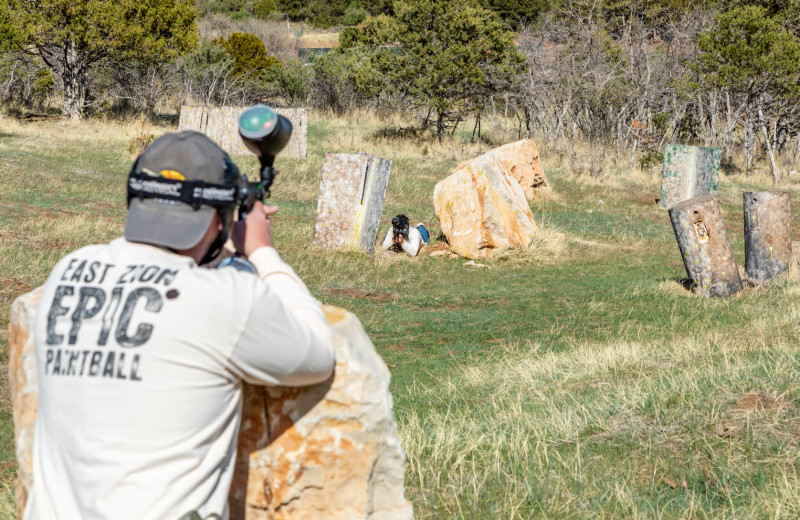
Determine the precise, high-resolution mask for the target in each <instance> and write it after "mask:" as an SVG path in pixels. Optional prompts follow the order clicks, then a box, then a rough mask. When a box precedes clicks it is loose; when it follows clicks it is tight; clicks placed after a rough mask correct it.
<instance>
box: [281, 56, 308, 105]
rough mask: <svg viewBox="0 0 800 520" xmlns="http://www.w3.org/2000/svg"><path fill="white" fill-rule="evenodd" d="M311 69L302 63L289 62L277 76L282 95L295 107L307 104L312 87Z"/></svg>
mask: <svg viewBox="0 0 800 520" xmlns="http://www.w3.org/2000/svg"><path fill="white" fill-rule="evenodd" d="M310 69H311V67H307V66H306V65H305V64H303V63H302V62H300V61H289V62H286V63H285V64H284V67H283V68H282V69H280V70H279V72H278V73H277V74H276V78H275V80H276V83H277V87H278V91H279V92H280V95H281V96H283V98H284V99H285V100H286V103H287V104H288V105H290V106H293V107H300V106H303V105H305V104H306V102H307V100H308V95H309V93H310V86H311V70H310Z"/></svg>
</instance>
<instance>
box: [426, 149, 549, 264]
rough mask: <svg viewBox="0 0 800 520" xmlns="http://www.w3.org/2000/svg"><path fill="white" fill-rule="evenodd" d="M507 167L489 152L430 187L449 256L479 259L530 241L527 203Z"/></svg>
mask: <svg viewBox="0 0 800 520" xmlns="http://www.w3.org/2000/svg"><path fill="white" fill-rule="evenodd" d="M512 144H517V143H512ZM508 164H509V163H508V162H504V161H502V160H500V159H499V156H498V155H494V154H492V153H491V152H490V153H489V154H486V155H482V156H480V157H477V158H475V159H472V160H470V161H467V162H464V163H461V164H459V165H458V166H457V167H455V168H454V169H453V170H452V171H451V174H450V176H448V177H447V178H446V179H444V180H443V181H441V182H439V183H438V184H437V185H436V187H435V188H434V190H433V206H434V209H435V211H436V216H437V218H438V219H439V222H440V224H441V227H442V233H444V235H445V236H446V237H447V240H448V242H449V243H450V249H451V250H452V251H453V252H454V253H456V254H458V255H460V256H462V257H465V258H471V259H473V260H479V259H482V258H485V257H486V256H488V255H489V254H490V253H491V252H493V251H497V250H501V249H507V248H524V247H526V246H527V245H528V244H529V243H530V242H531V240H532V239H533V238H534V236H535V234H536V232H537V228H536V223H535V222H534V219H533V213H532V212H531V209H530V206H529V205H528V198H527V197H526V195H525V192H524V190H523V188H522V186H521V185H520V183H519V182H518V181H517V179H516V178H515V177H512V176H511V174H510V171H509V169H508V167H507V166H508ZM517 171H518V172H519V171H520V170H517ZM525 182H527V181H525Z"/></svg>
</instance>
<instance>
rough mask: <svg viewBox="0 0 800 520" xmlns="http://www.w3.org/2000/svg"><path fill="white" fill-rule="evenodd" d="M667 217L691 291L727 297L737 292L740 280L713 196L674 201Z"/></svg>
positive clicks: (702, 294) (709, 295) (740, 284)
mask: <svg viewBox="0 0 800 520" xmlns="http://www.w3.org/2000/svg"><path fill="white" fill-rule="evenodd" d="M669 218H670V220H671V221H672V228H673V230H674V231H675V238H677V239H678V247H679V248H680V251H681V255H682V256H683V264H684V266H685V267H686V273H687V274H688V275H689V278H691V280H692V291H694V292H695V293H698V294H700V295H701V296H705V297H717V296H730V295H732V294H734V293H736V292H737V291H739V290H740V289H741V288H742V280H741V278H739V270H738V269H737V267H736V261H735V260H734V257H733V249H732V248H731V245H730V242H728V234H727V233H726V232H725V223H724V222H723V220H722V214H721V213H720V210H719V205H718V204H717V198H716V197H715V196H714V195H705V196H703V197H696V198H694V199H689V200H687V201H685V202H681V203H680V204H676V205H675V206H673V207H672V208H671V209H670V210H669Z"/></svg>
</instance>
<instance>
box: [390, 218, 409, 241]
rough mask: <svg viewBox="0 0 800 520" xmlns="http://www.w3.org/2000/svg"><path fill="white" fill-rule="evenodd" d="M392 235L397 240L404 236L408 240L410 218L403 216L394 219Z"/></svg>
mask: <svg viewBox="0 0 800 520" xmlns="http://www.w3.org/2000/svg"><path fill="white" fill-rule="evenodd" d="M392 234H393V235H394V237H395V238H397V237H399V236H402V237H403V239H404V240H408V217H406V216H405V215H403V214H400V215H396V216H395V217H392Z"/></svg>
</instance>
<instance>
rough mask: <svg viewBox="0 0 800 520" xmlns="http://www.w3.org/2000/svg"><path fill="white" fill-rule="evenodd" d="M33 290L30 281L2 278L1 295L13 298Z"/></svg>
mask: <svg viewBox="0 0 800 520" xmlns="http://www.w3.org/2000/svg"><path fill="white" fill-rule="evenodd" d="M32 290H33V286H32V285H31V284H29V283H26V282H23V281H21V280H17V279H14V278H0V295H2V296H3V297H5V298H9V299H11V300H13V299H15V298H16V297H17V296H21V295H23V294H25V293H29V292H31V291H32Z"/></svg>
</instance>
